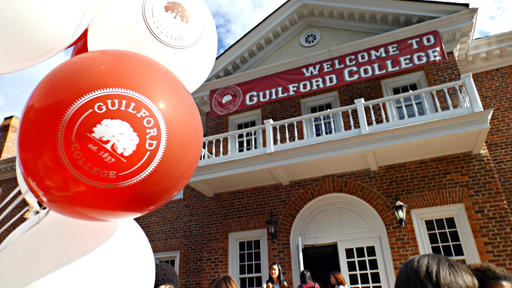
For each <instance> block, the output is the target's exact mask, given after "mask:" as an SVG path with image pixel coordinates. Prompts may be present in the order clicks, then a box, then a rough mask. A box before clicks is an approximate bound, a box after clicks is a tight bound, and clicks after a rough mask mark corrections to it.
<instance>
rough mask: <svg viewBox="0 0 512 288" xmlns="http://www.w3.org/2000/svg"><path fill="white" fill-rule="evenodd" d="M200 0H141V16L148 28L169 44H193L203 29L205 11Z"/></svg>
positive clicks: (183, 45)
mask: <svg viewBox="0 0 512 288" xmlns="http://www.w3.org/2000/svg"><path fill="white" fill-rule="evenodd" d="M201 1H202V0H187V1H184V0H144V2H143V7H142V16H143V18H144V22H145V23H146V27H147V28H148V30H149V32H150V33H151V34H152V35H153V36H154V37H155V38H156V39H157V40H158V41H160V42H161V43H162V44H164V45H166V46H169V47H173V48H188V47H191V46H192V45H194V44H195V43H196V42H197V41H198V40H199V38H201V35H202V33H203V28H204V22H203V19H205V18H204V17H206V16H205V12H209V10H208V7H207V6H206V5H205V4H204V3H202V2H201Z"/></svg>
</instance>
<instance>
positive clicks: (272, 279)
mask: <svg viewBox="0 0 512 288" xmlns="http://www.w3.org/2000/svg"><path fill="white" fill-rule="evenodd" d="M264 287H266V288H287V287H288V283H287V282H286V280H285V279H284V277H283V270H282V269H281V265H279V263H277V262H273V263H272V264H270V268H269V269H268V280H267V282H265V286H264Z"/></svg>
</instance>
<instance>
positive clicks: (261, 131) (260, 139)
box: [257, 128, 263, 148]
mask: <svg viewBox="0 0 512 288" xmlns="http://www.w3.org/2000/svg"><path fill="white" fill-rule="evenodd" d="M257 138H258V147H260V148H263V128H260V129H258V137H257Z"/></svg>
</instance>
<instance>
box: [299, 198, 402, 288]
mask: <svg viewBox="0 0 512 288" xmlns="http://www.w3.org/2000/svg"><path fill="white" fill-rule="evenodd" d="M290 248H291V260H292V277H293V282H294V283H293V284H294V287H297V286H298V285H299V283H300V280H299V278H300V276H299V275H300V271H301V270H302V269H304V268H305V269H308V270H310V272H311V274H312V277H313V280H315V281H317V282H318V283H319V284H321V285H322V288H326V287H329V286H328V285H329V272H330V271H331V270H340V271H341V273H342V275H343V277H344V278H345V280H346V281H347V284H349V283H350V284H349V285H350V287H352V288H363V287H373V288H389V287H393V283H394V280H395V275H394V271H393V261H392V257H391V251H390V249H389V242H388V238H387V232H386V227H385V226H384V222H383V221H382V219H381V218H380V216H379V214H378V213H377V212H376V211H375V209H374V208H373V207H372V206H370V205H369V204H368V203H366V202H365V201H363V200H361V199H360V198H357V197H355V196H352V195H348V194H342V193H331V194H327V195H324V196H321V197H318V198H316V199H314V200H312V201H311V202H309V203H308V204H307V205H305V206H304V208H303V209H302V210H301V211H300V212H299V214H298V215H297V217H296V218H295V221H294V224H293V226H292V231H291V234H290ZM363 252H364V253H363Z"/></svg>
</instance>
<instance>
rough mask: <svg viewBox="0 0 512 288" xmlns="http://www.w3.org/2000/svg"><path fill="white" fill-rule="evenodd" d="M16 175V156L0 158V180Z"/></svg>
mask: <svg viewBox="0 0 512 288" xmlns="http://www.w3.org/2000/svg"><path fill="white" fill-rule="evenodd" d="M15 177H16V157H15V156H14V157H9V158H5V159H2V160H0V180H5V179H10V178H15Z"/></svg>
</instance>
